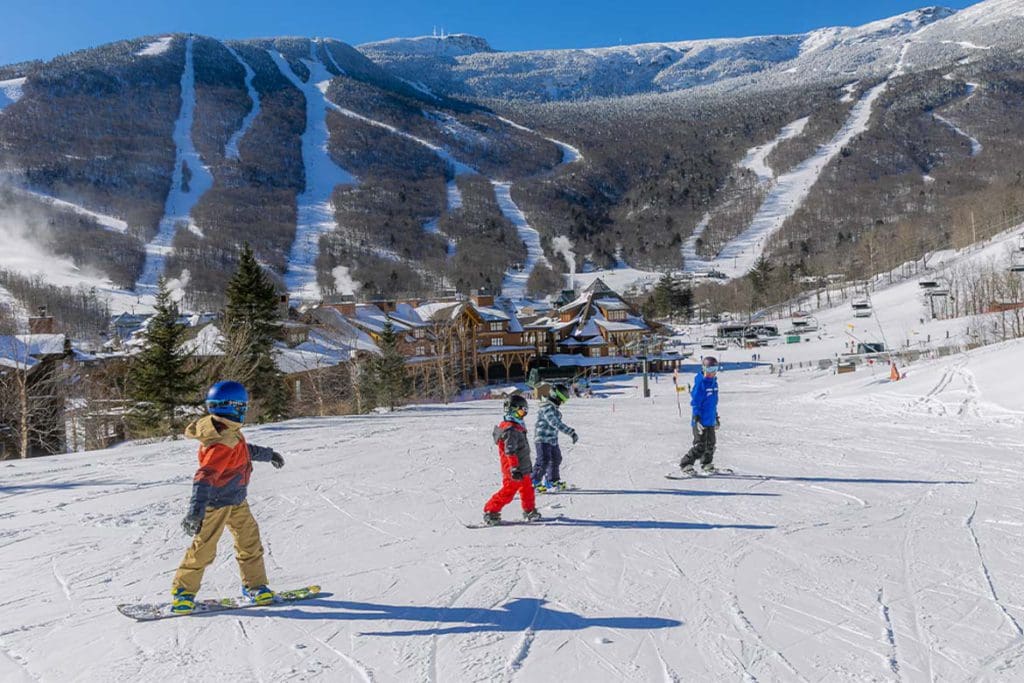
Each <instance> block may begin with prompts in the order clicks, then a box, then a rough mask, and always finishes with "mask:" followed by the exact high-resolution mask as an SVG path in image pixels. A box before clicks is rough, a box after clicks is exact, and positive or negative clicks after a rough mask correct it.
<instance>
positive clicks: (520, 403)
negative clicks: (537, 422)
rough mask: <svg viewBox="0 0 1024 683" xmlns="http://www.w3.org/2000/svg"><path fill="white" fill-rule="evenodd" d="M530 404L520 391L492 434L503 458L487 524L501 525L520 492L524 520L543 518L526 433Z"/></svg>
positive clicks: (488, 505) (486, 510) (488, 506)
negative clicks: (498, 485) (498, 486)
mask: <svg viewBox="0 0 1024 683" xmlns="http://www.w3.org/2000/svg"><path fill="white" fill-rule="evenodd" d="M528 412H529V406H528V404H527V402H526V399H525V398H524V397H523V396H520V395H518V394H516V395H514V396H511V397H509V399H508V400H507V401H506V402H505V419H504V420H502V422H501V423H500V424H498V425H497V426H496V427H495V428H494V432H493V433H492V435H493V436H494V443H496V444H497V445H498V455H499V457H500V459H501V488H500V489H498V491H497V492H496V493H495V494H494V495H493V496H491V498H490V500H488V501H487V503H486V504H485V505H484V524H487V525H489V526H494V525H497V524H501V510H502V508H504V507H505V506H506V505H508V504H509V503H511V502H512V499H513V498H515V496H516V494H517V493H518V494H519V502H520V503H521V504H522V506H523V519H525V520H526V521H528V522H534V521H537V520H539V519H540V518H541V514H540V513H539V512H537V505H536V502H535V499H534V493H533V482H532V480H531V478H530V472H531V471H532V469H533V465H532V463H531V462H530V440H529V438H527V434H526V424H525V423H524V420H525V419H526V414H527V413H528Z"/></svg>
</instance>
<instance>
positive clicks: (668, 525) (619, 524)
mask: <svg viewBox="0 0 1024 683" xmlns="http://www.w3.org/2000/svg"><path fill="white" fill-rule="evenodd" d="M551 521H552V522H557V523H558V524H564V525H567V526H596V527H600V528H602V529H662V530H681V531H687V530H691V531H706V530H711V529H745V530H754V531H757V530H767V529H775V528H776V527H775V526H772V525H766V524H707V523H705V522H669V521H665V520H661V519H657V520H655V519H577V518H575V517H556V518H553V519H552V520H551Z"/></svg>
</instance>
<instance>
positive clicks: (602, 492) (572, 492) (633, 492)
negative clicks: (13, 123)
mask: <svg viewBox="0 0 1024 683" xmlns="http://www.w3.org/2000/svg"><path fill="white" fill-rule="evenodd" d="M555 495H560V496H754V497H759V498H777V497H779V496H781V495H782V494H781V493H759V492H758V493H754V492H751V493H747V492H745V491H703V490H697V489H569V490H567V491H562V492H560V493H558V494H555Z"/></svg>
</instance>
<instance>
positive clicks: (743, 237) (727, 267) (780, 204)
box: [710, 81, 888, 278]
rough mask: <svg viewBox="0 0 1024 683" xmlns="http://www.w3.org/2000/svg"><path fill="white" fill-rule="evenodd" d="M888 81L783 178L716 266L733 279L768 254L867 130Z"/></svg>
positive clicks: (863, 100) (859, 104)
mask: <svg viewBox="0 0 1024 683" xmlns="http://www.w3.org/2000/svg"><path fill="white" fill-rule="evenodd" d="M887 85H888V81H883V82H882V83H880V84H878V85H876V86H875V87H873V88H872V89H871V90H869V91H868V92H867V93H865V94H864V95H863V96H862V97H861V98H860V100H858V102H857V104H855V105H853V107H852V109H851V110H850V113H849V115H848V117H847V120H846V122H845V123H844V124H843V127H842V128H841V129H840V130H839V131H838V132H837V133H836V134H835V136H834V137H833V138H832V140H830V141H829V142H828V143H826V144H824V145H821V146H820V147H819V148H818V149H817V150H816V151H815V153H814V154H813V155H812V156H810V157H808V158H807V159H805V160H804V161H802V162H801V163H800V164H799V165H798V166H797V167H796V168H794V169H793V170H791V171H788V172H786V173H783V174H782V175H780V176H779V177H778V178H777V179H776V181H775V185H774V186H773V187H772V189H771V190H770V191H769V193H768V196H767V197H765V199H764V202H762V204H761V207H760V208H759V209H758V211H757V213H756V214H755V216H754V219H753V220H752V221H751V222H750V225H749V226H747V228H746V230H744V231H743V232H742V233H741V234H740V235H739V236H737V237H735V238H733V239H732V240H730V241H729V242H728V243H726V245H725V246H724V247H723V248H722V250H721V251H720V252H719V253H718V255H717V256H716V257H715V258H714V259H712V261H711V262H710V263H711V265H712V267H714V268H715V269H716V270H718V271H721V272H723V273H725V274H726V275H728V276H729V277H731V278H737V277H742V276H743V275H745V274H747V273H748V272H750V270H751V269H752V268H753V267H754V264H755V263H756V262H757V259H758V258H760V256H761V254H763V253H764V250H765V248H766V247H767V242H768V238H769V237H771V236H772V235H774V234H775V233H776V232H778V231H779V230H781V229H782V226H783V224H785V222H786V221H787V220H789V218H790V217H791V216H792V215H793V214H794V213H796V211H797V209H799V208H800V206H801V205H802V204H803V202H804V200H805V199H806V198H807V195H808V194H810V191H811V188H812V187H814V184H815V183H816V182H817V181H818V178H819V177H820V176H821V172H822V171H823V170H824V169H825V167H826V166H827V165H828V164H829V163H830V162H831V161H832V159H834V158H835V157H836V156H837V155H838V154H839V152H840V151H842V148H843V147H845V146H846V145H848V144H849V143H850V141H851V140H853V138H855V137H856V136H857V135H859V134H860V133H862V132H864V131H865V130H867V127H868V123H869V122H870V120H871V113H872V107H873V105H874V103H875V100H877V99H878V97H879V96H880V95H881V94H882V93H883V92H884V91H885V88H886V86H887Z"/></svg>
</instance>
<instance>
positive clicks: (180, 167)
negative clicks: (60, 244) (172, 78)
mask: <svg viewBox="0 0 1024 683" xmlns="http://www.w3.org/2000/svg"><path fill="white" fill-rule="evenodd" d="M192 40H193V39H192V37H191V36H190V37H189V39H188V42H187V43H185V68H184V70H183V71H182V74H181V109H180V110H179V113H178V120H177V121H176V122H175V124H174V145H175V154H174V170H173V173H172V175H171V190H170V192H168V194H167V201H166V203H165V205H164V217H163V218H162V219H161V220H160V226H159V228H158V229H157V234H156V236H155V237H154V238H153V239H152V240H151V241H150V242H149V244H147V245H146V264H145V266H143V269H142V275H140V276H139V281H138V283H137V285H136V286H137V287H138V288H141V289H147V290H148V289H152V288H154V287H156V284H157V280H159V278H160V276H161V275H163V273H164V263H165V262H166V260H167V256H168V255H169V254H170V253H171V250H172V246H171V245H172V243H173V241H174V235H175V233H176V232H177V231H178V228H179V227H180V226H182V225H184V226H186V227H188V228H189V229H190V230H192V231H194V232H198V227H197V226H196V224H195V222H194V221H193V220H192V209H193V208H194V207H195V205H196V204H198V203H199V199H200V198H201V197H202V196H203V194H205V193H206V191H207V190H209V189H210V188H211V187H213V174H212V173H210V169H208V168H207V167H206V166H205V165H204V164H203V160H202V158H201V157H200V156H199V152H198V151H197V150H196V147H195V144H194V143H193V141H192V123H193V121H194V120H195V109H196V74H195V69H194V66H193V61H192ZM185 168H187V169H188V173H189V177H188V178H186V177H185Z"/></svg>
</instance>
